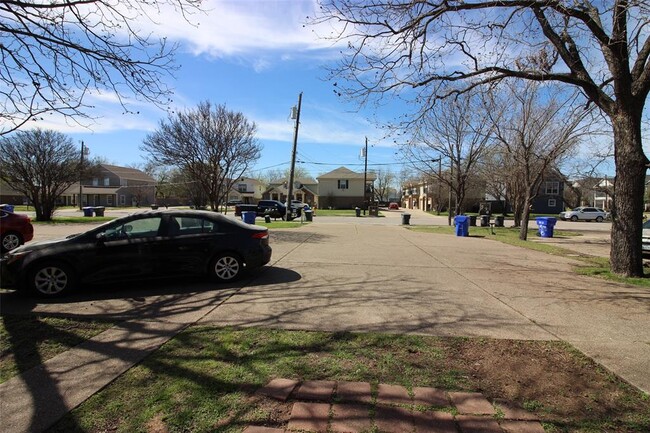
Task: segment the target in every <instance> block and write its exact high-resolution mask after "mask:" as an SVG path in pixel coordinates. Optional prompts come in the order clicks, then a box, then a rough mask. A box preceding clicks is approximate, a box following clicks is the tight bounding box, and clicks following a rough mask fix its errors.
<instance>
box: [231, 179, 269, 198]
mask: <svg viewBox="0 0 650 433" xmlns="http://www.w3.org/2000/svg"><path fill="white" fill-rule="evenodd" d="M263 193H264V185H263V184H262V182H260V181H259V180H258V179H253V178H252V177H241V178H239V179H237V180H236V181H235V182H234V183H233V186H232V188H231V189H230V192H229V193H228V202H229V203H231V202H241V203H246V204H252V203H257V202H258V201H259V200H261V199H262V194H263Z"/></svg>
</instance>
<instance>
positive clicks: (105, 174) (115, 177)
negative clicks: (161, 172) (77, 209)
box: [61, 164, 156, 207]
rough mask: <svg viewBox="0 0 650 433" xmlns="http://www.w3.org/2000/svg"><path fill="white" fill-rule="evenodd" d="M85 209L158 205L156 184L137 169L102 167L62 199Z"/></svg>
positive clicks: (71, 189) (69, 189)
mask: <svg viewBox="0 0 650 433" xmlns="http://www.w3.org/2000/svg"><path fill="white" fill-rule="evenodd" d="M79 195H81V205H82V206H107V207H122V206H129V207H130V206H136V207H137V206H149V205H151V204H153V203H155V197H156V181H155V179H154V178H152V177H151V176H149V175H148V174H146V173H145V172H143V171H142V170H138V169H137V168H130V167H120V166H117V165H110V164H99V166H98V168H97V170H96V171H95V173H94V174H93V177H92V178H90V179H85V180H83V181H81V189H80V188H79V184H76V185H73V186H71V187H70V188H68V190H67V191H66V192H65V194H64V195H63V196H62V197H61V200H62V202H63V203H62V204H68V205H69V204H72V205H78V203H79V201H78V199H79Z"/></svg>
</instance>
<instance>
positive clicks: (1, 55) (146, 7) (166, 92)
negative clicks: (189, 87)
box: [0, 0, 202, 135]
mask: <svg viewBox="0 0 650 433" xmlns="http://www.w3.org/2000/svg"><path fill="white" fill-rule="evenodd" d="M201 3H202V0H163V1H158V2H151V1H146V0H69V1H46V2H35V1H32V2H26V1H0V15H1V16H2V20H0V135H2V134H7V133H9V132H11V131H14V130H16V129H18V128H20V127H21V126H22V125H24V124H25V123H27V122H29V121H30V120H39V119H42V116H43V115H44V114H46V113H50V114H51V113H59V114H61V115H64V116H65V117H66V118H68V119H72V120H73V121H76V122H79V119H83V118H86V119H87V118H88V117H90V116H89V115H88V111H89V109H91V108H92V106H90V105H88V103H87V102H86V101H87V97H88V96H89V94H90V93H101V92H108V93H111V94H113V95H115V96H116V97H117V98H118V99H119V101H120V103H121V104H122V106H123V107H124V109H125V110H127V111H128V110H129V108H128V106H129V104H128V103H127V101H126V100H127V97H128V96H129V95H135V96H137V97H139V98H142V99H143V100H145V101H147V102H153V103H156V104H159V105H161V106H163V105H166V104H168V103H169V101H170V100H169V97H170V94H171V91H170V89H169V88H168V87H166V86H165V84H164V80H163V79H164V77H165V76H168V75H170V74H171V73H172V72H173V71H174V69H175V66H174V64H173V53H174V50H175V48H176V46H174V45H170V44H168V43H167V41H166V40H165V38H156V37H154V35H152V34H150V33H148V32H147V31H144V30H142V29H141V28H139V23H141V22H142V20H143V19H144V20H149V21H154V22H155V21H156V20H158V19H159V17H158V16H157V15H158V14H159V13H160V12H161V9H166V8H168V7H173V8H174V10H175V11H176V12H178V13H180V14H182V15H183V16H184V17H186V18H187V17H188V16H189V15H190V14H192V13H195V12H197V11H199V8H200V6H201Z"/></svg>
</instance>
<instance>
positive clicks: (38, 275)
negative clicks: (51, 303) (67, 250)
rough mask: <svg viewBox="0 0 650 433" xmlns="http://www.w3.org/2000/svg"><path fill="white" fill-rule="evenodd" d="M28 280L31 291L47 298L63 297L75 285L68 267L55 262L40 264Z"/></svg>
mask: <svg viewBox="0 0 650 433" xmlns="http://www.w3.org/2000/svg"><path fill="white" fill-rule="evenodd" d="M28 278H29V280H28V284H29V288H30V289H31V291H32V292H34V293H36V294H38V295H41V296H47V297H54V296H59V295H61V294H62V293H63V292H65V291H67V290H69V289H70V288H71V287H72V286H73V283H74V275H73V274H72V271H71V270H70V269H69V268H68V266H66V265H63V264H61V263H54V262H51V263H42V264H38V265H37V266H35V267H34V268H33V269H32V271H31V272H30V273H29V277H28Z"/></svg>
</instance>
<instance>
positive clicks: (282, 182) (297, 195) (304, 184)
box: [262, 177, 318, 207]
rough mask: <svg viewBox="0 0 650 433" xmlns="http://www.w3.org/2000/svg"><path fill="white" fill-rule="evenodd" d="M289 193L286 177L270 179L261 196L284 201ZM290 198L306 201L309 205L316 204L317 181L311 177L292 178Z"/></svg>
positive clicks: (265, 198) (266, 198)
mask: <svg viewBox="0 0 650 433" xmlns="http://www.w3.org/2000/svg"><path fill="white" fill-rule="evenodd" d="M288 194H289V188H288V182H287V180H286V179H277V180H274V181H271V183H270V184H269V186H268V188H267V189H266V191H264V194H262V198H263V199H264V200H278V201H280V202H282V203H286V201H287V195H288ZM292 196H293V197H292V198H291V200H298V201H300V202H302V203H307V204H308V205H309V206H312V207H313V206H318V182H317V181H316V180H315V179H314V178H312V177H299V178H297V179H294V182H293V191H292Z"/></svg>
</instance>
